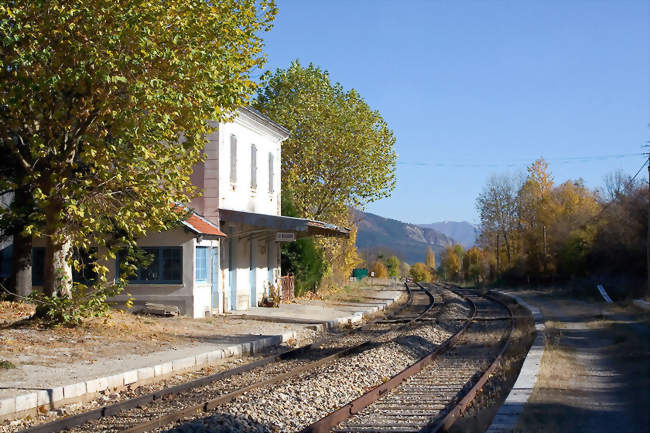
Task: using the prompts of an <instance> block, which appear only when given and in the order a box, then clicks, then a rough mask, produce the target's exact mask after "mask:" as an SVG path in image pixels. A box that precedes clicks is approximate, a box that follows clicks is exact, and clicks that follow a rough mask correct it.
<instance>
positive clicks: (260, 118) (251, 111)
mask: <svg viewBox="0 0 650 433" xmlns="http://www.w3.org/2000/svg"><path fill="white" fill-rule="evenodd" d="M239 110H240V111H243V112H245V113H246V114H248V115H249V116H251V117H252V118H254V119H255V120H257V121H258V122H260V123H262V124H264V125H266V126H267V127H269V128H271V129H275V130H276V131H277V132H279V133H280V134H281V135H283V136H284V138H287V137H289V134H290V132H289V130H288V129H287V128H285V127H284V126H282V125H280V124H279V123H276V122H274V121H273V120H271V119H270V118H269V117H268V116H266V115H265V114H262V113H260V112H259V111H257V110H256V109H254V108H253V107H240V108H239Z"/></svg>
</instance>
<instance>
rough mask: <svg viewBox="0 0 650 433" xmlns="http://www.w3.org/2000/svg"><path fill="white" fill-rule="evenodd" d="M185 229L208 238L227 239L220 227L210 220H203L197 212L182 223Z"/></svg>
mask: <svg viewBox="0 0 650 433" xmlns="http://www.w3.org/2000/svg"><path fill="white" fill-rule="evenodd" d="M182 223H183V225H184V226H185V227H187V228H188V229H190V230H191V231H193V232H194V233H196V234H198V235H203V236H206V237H216V238H225V237H227V236H226V234H225V233H224V232H222V231H221V230H219V227H217V226H216V224H214V223H212V222H210V221H209V220H207V219H205V218H203V217H202V216H201V215H199V214H197V213H196V212H192V214H191V215H190V216H189V218H187V219H186V220H185V221H183V222H182Z"/></svg>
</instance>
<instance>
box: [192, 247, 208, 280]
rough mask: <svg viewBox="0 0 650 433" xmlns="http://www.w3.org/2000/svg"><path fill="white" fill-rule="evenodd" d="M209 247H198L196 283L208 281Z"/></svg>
mask: <svg viewBox="0 0 650 433" xmlns="http://www.w3.org/2000/svg"><path fill="white" fill-rule="evenodd" d="M209 251H210V249H209V248H208V247H196V273H195V278H196V281H208V263H209V256H208V254H209Z"/></svg>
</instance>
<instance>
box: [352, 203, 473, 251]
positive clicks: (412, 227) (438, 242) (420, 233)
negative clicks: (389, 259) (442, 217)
mask: <svg viewBox="0 0 650 433" xmlns="http://www.w3.org/2000/svg"><path fill="white" fill-rule="evenodd" d="M353 212H354V216H355V220H356V221H357V224H358V231H357V243H356V245H357V248H359V250H361V251H363V250H371V251H374V252H377V253H379V252H381V253H383V254H384V255H392V254H394V255H396V256H397V257H398V258H399V259H400V260H402V261H405V262H407V263H410V264H413V263H416V262H424V259H425V257H426V251H427V248H429V247H431V249H433V251H434V252H435V253H436V262H437V263H440V254H441V253H442V251H443V250H444V249H445V247H447V246H449V245H453V244H455V243H460V244H461V245H463V246H464V247H465V248H468V247H471V246H472V245H474V240H475V239H476V229H475V227H474V226H473V225H472V224H470V223H468V222H466V221H461V222H456V221H443V222H437V223H431V224H410V223H405V222H402V221H398V220H395V219H390V218H384V217H382V216H379V215H375V214H372V213H368V212H362V211H359V210H356V209H355V210H353Z"/></svg>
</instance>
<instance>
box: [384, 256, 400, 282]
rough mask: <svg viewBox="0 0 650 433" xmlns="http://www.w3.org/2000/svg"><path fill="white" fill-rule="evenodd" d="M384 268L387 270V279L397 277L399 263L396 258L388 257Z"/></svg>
mask: <svg viewBox="0 0 650 433" xmlns="http://www.w3.org/2000/svg"><path fill="white" fill-rule="evenodd" d="M386 267H387V268H388V276H389V277H399V273H400V261H399V259H398V258H397V256H390V257H389V258H388V259H386Z"/></svg>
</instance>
